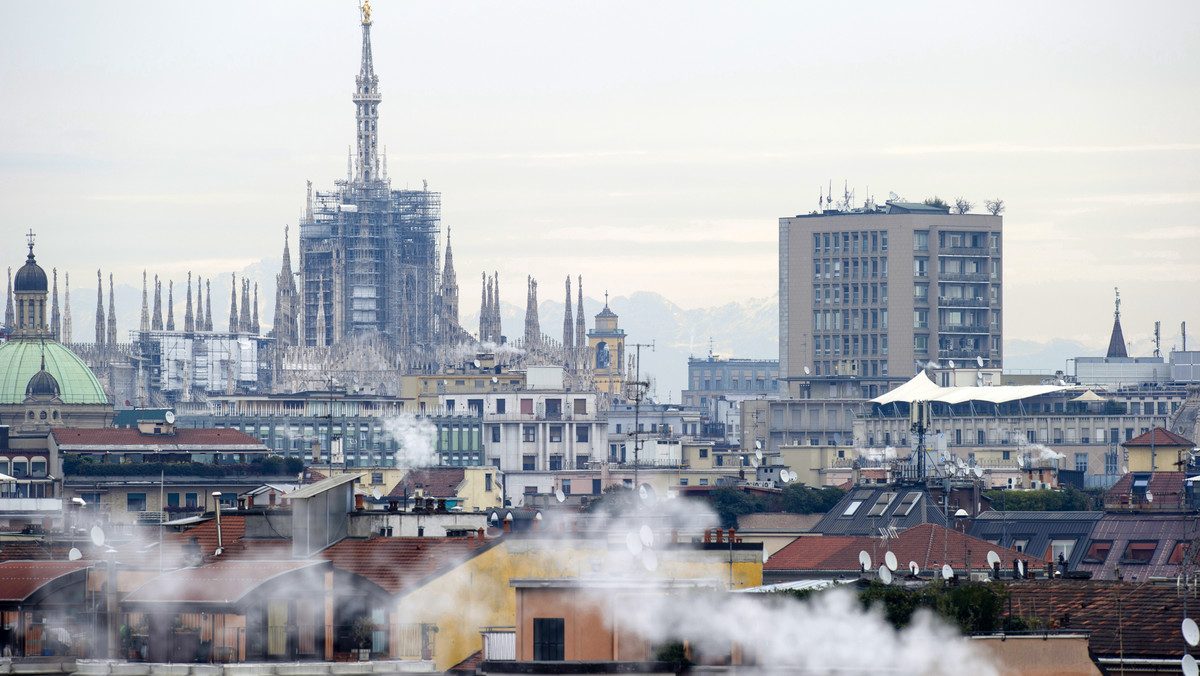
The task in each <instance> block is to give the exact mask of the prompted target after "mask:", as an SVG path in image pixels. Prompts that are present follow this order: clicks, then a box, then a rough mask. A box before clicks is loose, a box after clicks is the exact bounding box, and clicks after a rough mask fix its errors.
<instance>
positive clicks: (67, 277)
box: [59, 272, 71, 343]
mask: <svg viewBox="0 0 1200 676" xmlns="http://www.w3.org/2000/svg"><path fill="white" fill-rule="evenodd" d="M63 276H64V279H63V287H64V289H63V323H62V339H61V340H60V341H59V342H61V343H69V342H71V273H69V272H67V273H64V275H63Z"/></svg>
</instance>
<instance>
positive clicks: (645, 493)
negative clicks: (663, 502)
mask: <svg viewBox="0 0 1200 676" xmlns="http://www.w3.org/2000/svg"><path fill="white" fill-rule="evenodd" d="M638 495H639V496H641V498H642V502H644V503H646V504H647V505H653V504H654V503H655V502H657V501H658V496H656V495H655V494H654V488H653V487H652V486H650V484H642V485H641V487H640V488H638Z"/></svg>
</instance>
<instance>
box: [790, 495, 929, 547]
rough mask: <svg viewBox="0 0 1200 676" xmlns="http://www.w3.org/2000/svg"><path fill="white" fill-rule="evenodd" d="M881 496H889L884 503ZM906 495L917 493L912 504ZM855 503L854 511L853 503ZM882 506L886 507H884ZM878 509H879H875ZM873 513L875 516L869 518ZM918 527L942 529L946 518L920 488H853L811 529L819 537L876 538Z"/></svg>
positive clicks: (883, 498)
mask: <svg viewBox="0 0 1200 676" xmlns="http://www.w3.org/2000/svg"><path fill="white" fill-rule="evenodd" d="M885 493H893V494H894V495H893V496H892V499H891V500H890V501H887V500H886V499H885V496H884V494H885ZM910 493H917V494H918V497H916V499H915V501H914V500H911V499H910V498H909V494H910ZM855 502H858V503H859V504H858V506H857V507H855V506H854V503H855ZM885 502H886V504H884V503H885ZM880 506H882V508H881V509H877V507H880ZM873 511H876V512H877V513H876V514H872V512H873ZM922 523H936V524H938V525H940V526H945V525H946V516H945V515H944V514H942V509H941V508H940V507H938V506H937V504H936V503H935V502H934V500H933V498H932V497H931V496H930V495H929V493H928V492H927V491H925V490H924V489H923V488H922V487H920V486H884V485H879V486H856V487H854V488H852V489H850V492H848V493H847V494H846V495H845V496H844V497H843V498H842V499H841V500H839V501H838V503H837V504H836V505H834V507H833V509H831V510H829V511H828V512H826V514H825V516H823V517H821V520H820V521H818V522H817V524H816V525H815V526H813V527H812V532H813V533H821V534H822V535H872V536H877V535H879V530H880V529H881V528H896V529H897V530H904V529H905V528H911V527H913V526H916V525H918V524H922Z"/></svg>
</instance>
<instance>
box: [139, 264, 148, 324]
mask: <svg viewBox="0 0 1200 676" xmlns="http://www.w3.org/2000/svg"><path fill="white" fill-rule="evenodd" d="M147 281H148V280H147V279H146V271H145V270H142V321H141V322H139V323H138V330H139V331H141V332H142V333H145V332H147V331H149V330H150V295H149V292H148V290H147V287H146V284H147Z"/></svg>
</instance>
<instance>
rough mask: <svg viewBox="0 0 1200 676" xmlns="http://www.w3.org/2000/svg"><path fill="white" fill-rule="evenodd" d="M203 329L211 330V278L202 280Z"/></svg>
mask: <svg viewBox="0 0 1200 676" xmlns="http://www.w3.org/2000/svg"><path fill="white" fill-rule="evenodd" d="M204 330H205V331H212V330H213V328H212V279H211V278H210V279H206V280H204Z"/></svg>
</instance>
